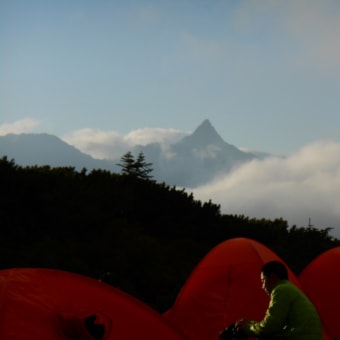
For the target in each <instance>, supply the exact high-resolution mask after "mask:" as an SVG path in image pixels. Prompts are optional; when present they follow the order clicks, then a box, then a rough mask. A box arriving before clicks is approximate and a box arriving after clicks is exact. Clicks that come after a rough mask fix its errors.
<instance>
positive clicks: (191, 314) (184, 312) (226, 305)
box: [165, 238, 299, 340]
mask: <svg viewBox="0 0 340 340" xmlns="http://www.w3.org/2000/svg"><path fill="white" fill-rule="evenodd" d="M273 260H280V261H282V260H281V259H280V258H279V257H278V256H277V255H276V254H275V253H274V252H272V251H271V250H270V249H269V248H267V247H265V246H264V245H262V244H260V243H259V242H256V241H254V240H250V239H246V238H235V239H230V240H227V241H225V242H223V243H221V244H220V245H218V246H216V247H215V248H214V249H212V250H211V251H210V252H209V253H208V254H207V255H206V256H205V257H204V258H203V260H202V261H201V262H200V263H199V264H198V265H197V267H196V268H195V270H194V271H193V273H192V274H191V276H190V277H189V279H188V280H187V282H186V283H185V285H184V287H183V288H182V290H181V292H180V294H179V295H178V297H177V299H176V301H175V303H174V305H173V307H172V308H171V310H169V311H168V312H166V313H165V317H166V318H167V319H168V320H170V321H171V322H172V323H173V324H174V326H176V327H178V328H179V329H180V330H181V331H182V332H183V333H184V334H186V335H187V336H188V338H189V339H195V340H217V339H218V334H219V332H220V331H221V330H222V329H223V328H224V327H225V326H227V325H228V324H230V323H232V322H234V321H235V320H236V319H239V318H241V317H248V318H249V319H256V320H261V319H262V318H263V316H264V312H265V310H266V308H267V305H268V301H269V298H268V296H267V295H266V294H265V293H264V291H263V290H262V288H261V281H260V271H261V267H262V265H263V264H264V263H265V262H268V261H273ZM287 268H288V267H287ZM288 271H289V275H290V279H291V281H293V282H294V283H295V284H297V285H298V286H299V282H298V280H297V279H296V277H295V276H294V274H293V273H292V272H291V271H290V269H289V268H288Z"/></svg>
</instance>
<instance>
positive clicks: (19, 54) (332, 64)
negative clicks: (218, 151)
mask: <svg viewBox="0 0 340 340" xmlns="http://www.w3.org/2000/svg"><path fill="white" fill-rule="evenodd" d="M339 36H340V1H337V0H319V1H315V0H298V1H293V0H277V1H271V0H259V1H253V0H239V1H236V0H229V1H228V0H224V1H222V0H211V1H199V0H195V1H194V0H181V1H179V0H171V1H161V0H158V1H144V0H139V1H129V0H125V1H118V0H117V1H114V0H111V1H108V0H81V1H80V0H77V1H76V0H68V1H63V0H59V1H52V0H51V1H49V0H44V1H43V0H40V1H38V0H30V1H26V0H22V1H19V0H1V1H0V49H1V54H0V75H1V77H0V135H5V134H7V133H23V132H47V133H51V134H54V135H57V136H59V137H60V138H62V139H64V140H65V141H67V142H69V143H71V144H73V145H74V146H76V147H78V148H79V149H81V150H82V151H85V152H88V153H90V154H92V155H93V156H94V157H99V158H104V157H108V156H110V152H111V153H112V149H116V150H118V151H117V152H119V151H120V148H121V147H122V146H126V145H133V144H136V143H143V142H144V143H148V142H152V141H174V140H176V139H178V138H180V137H181V136H183V134H186V133H188V132H192V131H193V130H194V129H195V128H196V127H197V126H198V125H199V124H201V123H202V121H203V120H204V119H209V120H210V122H211V123H212V125H213V126H214V127H215V128H216V130H217V131H218V133H219V134H220V135H221V137H222V138H223V139H224V140H225V141H226V142H228V143H231V144H233V145H235V146H237V147H239V148H247V149H251V150H258V151H266V152H270V153H274V154H279V155H285V156H287V159H288V160H287V161H286V163H284V164H280V169H285V174H284V175H282V176H281V177H280V176H278V175H277V174H278V172H280V171H279V170H278V168H277V166H278V165H277V163H271V164H270V165H269V164H267V163H266V164H262V163H261V164H260V165H259V167H260V168H261V170H259V168H257V167H253V168H248V169H247V170H244V171H243V172H240V173H239V174H238V175H239V176H241V174H243V176H245V177H243V179H242V180H236V179H235V177H233V178H231V177H229V178H228V180H224V182H223V183H224V185H225V186H226V188H228V190H231V192H233V190H235V195H234V197H238V201H237V202H236V199H235V200H234V201H233V202H230V201H228V200H227V201H226V202H225V204H223V203H222V208H223V207H224V206H226V207H227V208H226V209H228V207H232V208H233V209H234V211H235V212H239V213H244V214H246V215H248V214H252V215H258V216H259V217H261V216H262V215H263V216H265V215H266V216H268V214H269V215H270V214H275V216H277V215H278V214H279V215H280V214H281V215H283V216H284V217H289V216H291V221H292V223H294V222H298V223H304V222H303V221H305V222H306V221H308V217H309V216H311V217H312V218H313V219H314V220H315V217H313V212H314V216H315V215H316V216H317V217H316V218H319V217H320V216H325V218H324V219H322V218H320V221H318V220H316V221H315V223H316V224H318V225H329V224H332V225H336V224H338V225H339V230H340V207H339V206H337V204H336V203H335V202H337V201H339V200H340V197H338V194H337V193H338V192H340V190H338V191H337V192H336V190H334V189H335V188H336V185H334V183H338V182H340V178H338V177H337V176H339V174H340V170H339V169H340V161H339V162H337V160H338V159H340V148H339V145H340V133H339V126H340V114H339V108H340V102H339V89H340V40H339ZM273 162H274V161H273ZM338 163H339V164H338ZM292 164H295V165H294V166H293V165H292ZM311 166H312V167H313V168H312V169H311V168H310V167H311ZM320 167H321V168H320ZM311 170H313V171H314V172H312V173H311ZM250 173H251V176H250V175H249V174H250ZM254 174H259V176H260V175H261V174H262V177H261V178H265V179H264V180H263V182H262V181H260V182H259V178H258V177H256V176H254ZM264 174H266V176H264ZM263 176H264V177H263ZM318 176H319V177H318ZM283 179H284V180H283ZM231 180H233V181H232V182H230V181H231ZM248 180H249V181H250V180H251V181H252V182H251V183H253V184H254V186H252V185H251V184H250V183H249V182H248ZM287 182H288V185H287ZM312 182H314V185H312V184H310V186H308V185H307V184H308V183H312ZM235 183H248V190H245V189H244V188H242V186H241V187H240V186H238V185H237V184H235ZM255 183H257V184H256V185H255ZM258 183H263V184H264V185H265V184H268V183H272V185H271V186H270V188H271V191H270V192H268V191H266V195H261V197H262V196H263V198H261V199H260V198H259V195H258V193H259V190H260V188H259V187H258ZM274 183H275V184H274ZM315 183H319V184H318V185H316V184H315ZM306 186H307V187H306ZM213 188H214V187H209V190H206V188H205V189H204V190H203V189H202V190H201V191H199V192H197V195H202V197H204V198H207V199H208V198H213V200H214V197H216V200H218V202H222V201H223V200H224V199H225V195H224V196H223V195H221V194H219V193H218V192H217V191H219V189H221V188H224V187H222V185H220V186H217V187H215V191H214V189H213ZM218 188H219V189H218ZM232 188H233V189H232ZM250 188H253V195H252V194H249V192H250ZM337 189H340V188H337ZM225 190H227V189H225ZM267 190H268V186H267ZM243 193H244V196H243V197H239V196H241V195H242V194H243ZM264 196H266V197H267V198H264ZM307 196H308V197H310V199H308V200H307V201H306V197H307ZM292 197H299V199H300V201H301V200H302V197H303V198H304V199H303V205H302V203H301V204H297V202H296V201H294V200H292ZM283 201H284V202H285V204H282V202H283ZM320 201H323V202H324V205H325V207H324V210H323V211H322V213H321V212H320V213H319V212H315V209H313V207H315V205H316V204H319V206H320V204H321V203H320ZM245 202H247V204H249V205H248V206H246V203H245ZM254 202H256V204H257V205H256V207H255V204H254ZM273 205H275V207H273ZM289 205H291V207H290V206H289ZM327 205H331V207H328V208H327V207H326V206H327ZM263 207H267V208H266V209H265V208H263ZM268 207H270V211H271V212H270V213H269V212H268V210H269V208H268ZM294 209H295V210H296V211H295V210H294ZM293 210H294V211H295V212H294V211H293ZM300 210H302V211H303V212H302V213H301V214H300V215H299V217H298V211H300ZM326 216H332V220H330V219H328V220H326ZM300 221H301V222H300Z"/></svg>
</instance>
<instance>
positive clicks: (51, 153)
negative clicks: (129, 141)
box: [0, 133, 119, 172]
mask: <svg viewBox="0 0 340 340" xmlns="http://www.w3.org/2000/svg"><path fill="white" fill-rule="evenodd" d="M0 156H1V157H2V156H7V158H8V159H14V161H15V163H16V164H18V165H21V166H34V165H38V166H42V165H50V166H51V167H58V166H72V167H75V168H76V169H77V170H81V169H82V168H86V169H88V170H92V169H98V168H100V169H108V170H110V171H116V172H117V171H119V168H118V167H117V166H115V163H113V162H108V161H103V160H97V159H94V158H92V157H91V156H89V155H87V154H85V153H83V152H81V151H79V150H78V149H76V148H75V147H73V146H71V145H69V144H67V143H65V142H63V141H62V140H61V139H60V138H58V137H56V136H53V135H49V134H44V133H43V134H19V135H15V134H9V135H7V136H0ZM111 163H112V164H111Z"/></svg>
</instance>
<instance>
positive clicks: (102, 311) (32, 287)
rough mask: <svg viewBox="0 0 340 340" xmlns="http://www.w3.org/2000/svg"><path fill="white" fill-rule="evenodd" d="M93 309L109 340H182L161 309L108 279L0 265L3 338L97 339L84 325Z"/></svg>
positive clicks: (43, 339)
mask: <svg viewBox="0 0 340 340" xmlns="http://www.w3.org/2000/svg"><path fill="white" fill-rule="evenodd" d="M92 315H93V316H94V318H96V319H95V321H94V323H93V324H92V325H95V326H97V327H102V325H104V326H105V331H104V334H105V336H104V339H105V340H110V339H120V340H124V339H126V340H131V339H148V340H152V339H154V340H156V339H157V340H159V339H166V340H184V336H182V335H180V334H179V333H178V332H177V331H176V330H175V329H174V328H172V327H171V326H170V325H169V324H168V322H167V321H166V320H165V319H164V317H163V316H162V315H161V314H159V313H157V312H156V311H154V310H153V309H152V308H150V307H148V306H147V305H145V304H144V303H142V302H141V301H139V300H138V299H135V298H133V297H132V296H130V295H128V294H126V293H124V292H122V291H120V290H118V289H116V288H114V287H111V286H109V285H107V284H105V283H101V282H99V281H97V280H94V279H91V278H88V277H84V276H81V275H77V274H72V273H68V272H63V271H58V270H51V269H38V268H25V269H19V268H18V269H7V270H0V339H6V340H14V339H15V340H19V339H20V340H33V339H34V340H37V339H39V340H40V339H41V340H66V339H72V340H78V339H81V340H87V339H93V337H91V336H89V333H88V332H87V328H86V327H85V326H84V319H85V317H89V316H92ZM88 320H90V321H91V319H88ZM101 330H102V328H101Z"/></svg>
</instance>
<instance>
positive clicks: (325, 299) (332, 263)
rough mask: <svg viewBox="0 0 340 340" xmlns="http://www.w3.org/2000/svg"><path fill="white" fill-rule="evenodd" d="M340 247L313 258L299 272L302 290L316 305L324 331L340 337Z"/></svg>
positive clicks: (333, 336) (332, 336)
mask: <svg viewBox="0 0 340 340" xmlns="http://www.w3.org/2000/svg"><path fill="white" fill-rule="evenodd" d="M339 269H340V247H336V248H332V249H330V250H328V251H326V252H325V253H323V254H321V255H319V256H318V257H317V258H315V259H314V260H313V261H312V262H311V263H310V264H309V265H308V266H307V267H306V268H305V269H304V270H303V271H302V273H301V274H300V276H299V280H300V282H301V284H302V286H303V290H304V291H305V292H306V294H307V295H308V296H309V298H310V299H311V300H312V301H313V303H314V304H315V306H316V307H317V309H318V311H319V313H320V317H321V320H322V322H323V325H324V328H325V330H326V332H327V333H328V334H329V336H330V337H331V338H340V272H339Z"/></svg>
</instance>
